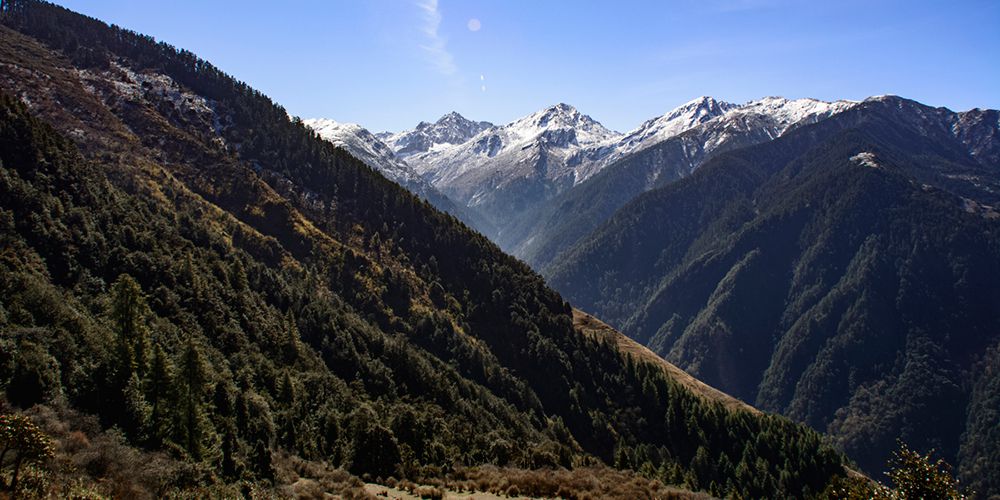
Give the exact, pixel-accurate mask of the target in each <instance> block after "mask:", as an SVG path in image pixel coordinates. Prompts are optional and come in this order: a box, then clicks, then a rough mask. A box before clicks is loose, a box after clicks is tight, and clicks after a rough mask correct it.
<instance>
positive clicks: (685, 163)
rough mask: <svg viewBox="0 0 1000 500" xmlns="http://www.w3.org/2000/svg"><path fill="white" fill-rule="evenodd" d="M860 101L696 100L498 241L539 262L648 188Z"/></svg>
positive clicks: (638, 134) (645, 128) (651, 125)
mask: <svg viewBox="0 0 1000 500" xmlns="http://www.w3.org/2000/svg"><path fill="white" fill-rule="evenodd" d="M857 104H858V103H856V102H849V101H836V102H824V101H818V100H815V99H785V98H780V97H766V98H763V99H759V100H755V101H750V102H748V103H746V104H742V105H733V104H729V103H723V102H720V101H716V100H714V99H712V98H709V97H703V98H699V99H695V100H694V101H691V102H689V103H687V104H685V105H683V106H680V107H679V108H677V109H676V110H674V111H671V112H670V113H667V114H666V115H664V116H663V117H660V118H657V119H654V120H650V121H648V122H646V123H644V124H643V125H642V126H640V127H639V128H637V129H636V130H635V131H633V132H630V133H628V134H626V135H625V136H624V137H622V138H621V140H619V141H618V143H617V144H616V145H615V146H614V147H612V148H610V149H611V152H610V153H608V155H607V156H606V157H605V158H604V160H603V163H604V165H602V166H601V167H600V169H599V173H597V174H596V175H594V176H592V177H591V178H589V179H587V180H586V181H585V182H581V183H579V184H578V185H576V186H574V187H573V188H572V189H569V190H566V191H565V192H563V193H561V194H559V195H558V196H555V197H552V198H551V199H549V200H547V201H545V202H544V203H542V204H539V205H538V206H537V207H536V208H535V211H534V212H533V213H529V214H525V215H524V216H522V217H521V218H520V220H518V221H517V222H516V223H514V224H512V225H509V226H507V227H504V228H502V231H501V233H500V234H499V235H498V236H497V241H498V243H499V244H500V246H501V247H502V248H504V249H506V250H507V251H509V252H511V253H513V254H514V255H516V256H518V257H520V258H522V259H524V260H525V261H527V262H529V263H530V264H532V265H535V266H537V267H538V268H543V267H544V266H545V265H547V264H548V263H549V262H550V261H551V259H554V258H555V257H556V256H558V254H559V253H560V252H561V251H562V250H563V249H565V248H569V247H570V246H571V245H573V244H575V243H576V242H577V241H579V239H580V238H583V237H584V236H586V235H587V234H588V233H589V232H590V231H592V230H593V229H594V228H596V227H598V226H599V225H600V224H601V223H602V222H604V221H605V220H607V218H608V217H610V216H611V214H613V213H614V212H615V211H616V210H618V209H619V208H620V207H622V206H623V205H625V204H626V203H628V202H629V201H630V200H632V199H633V198H635V197H636V196H638V195H640V194H642V193H643V192H645V191H648V190H650V189H654V188H657V187H660V186H663V185H666V184H668V183H670V182H673V181H676V180H677V179H680V178H682V177H685V176H687V175H689V174H690V173H691V172H693V171H694V170H695V169H697V168H698V167H699V166H701V165H702V164H703V163H704V162H705V161H707V160H708V159H710V158H711V157H712V156H714V155H716V154H719V153H722V152H725V151H731V150H734V149H737V148H740V147H746V146H751V145H754V144H759V143H762V142H766V141H770V140H772V139H775V138H777V137H779V136H781V135H782V134H785V133H787V132H788V131H790V130H792V129H795V128H797V127H800V126H803V125H806V124H810V123H815V122H818V121H820V120H822V119H824V118H827V117H829V116H832V115H834V114H837V113H840V112H843V111H845V110H847V109H850V108H851V107H852V106H855V105H857Z"/></svg>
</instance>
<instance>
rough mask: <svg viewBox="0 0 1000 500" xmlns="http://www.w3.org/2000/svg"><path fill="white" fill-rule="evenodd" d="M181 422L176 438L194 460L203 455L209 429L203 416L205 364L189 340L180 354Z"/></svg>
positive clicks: (205, 386)
mask: <svg viewBox="0 0 1000 500" xmlns="http://www.w3.org/2000/svg"><path fill="white" fill-rule="evenodd" d="M179 375H180V377H179V382H180V384H179V387H178V388H179V389H180V412H181V416H180V421H179V422H178V424H179V425H178V431H179V435H178V440H179V441H180V443H181V444H182V445H183V446H184V449H186V450H187V452H188V453H189V454H190V456H191V458H193V459H194V460H201V459H202V458H204V453H205V449H204V443H205V439H206V437H207V435H208V433H209V432H210V429H209V427H210V423H209V422H208V419H207V417H206V415H205V397H206V396H207V394H208V384H209V379H208V366H207V365H206V363H205V359H204V357H203V356H202V354H201V350H200V349H199V348H198V345H197V344H195V342H194V340H192V339H189V340H188V342H187V345H186V346H185V348H184V352H183V353H182V355H181V362H180V373H179Z"/></svg>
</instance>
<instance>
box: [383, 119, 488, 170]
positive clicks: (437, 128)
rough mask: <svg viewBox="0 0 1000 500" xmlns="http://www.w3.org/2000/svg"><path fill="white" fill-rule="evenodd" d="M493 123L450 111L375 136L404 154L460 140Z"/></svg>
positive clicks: (405, 155)
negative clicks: (405, 128)
mask: <svg viewBox="0 0 1000 500" xmlns="http://www.w3.org/2000/svg"><path fill="white" fill-rule="evenodd" d="M492 126H493V124H492V123H490V122H475V121H472V120H469V119H468V118H465V117H464V116H462V115H460V114H458V113H457V112H455V111H452V112H451V113H448V114H446V115H444V116H442V117H441V118H440V119H438V121H436V122H434V123H427V122H420V123H418V124H417V126H416V128H414V129H413V130H405V131H403V132H398V133H391V132H381V133H379V134H377V136H378V137H379V138H380V139H382V140H384V141H385V143H386V144H387V145H388V146H389V147H390V148H392V150H393V151H395V153H396V155H397V156H399V157H400V158H406V157H408V156H411V155H414V154H418V153H425V152H427V151H431V150H437V149H443V148H448V147H449V146H455V145H458V144H462V143H463V142H465V141H467V140H469V139H471V138H472V137H474V136H475V135H476V134H478V133H480V132H482V131H483V130H486V129H488V128H490V127H492Z"/></svg>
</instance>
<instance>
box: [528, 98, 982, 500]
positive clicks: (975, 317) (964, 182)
mask: <svg viewBox="0 0 1000 500" xmlns="http://www.w3.org/2000/svg"><path fill="white" fill-rule="evenodd" d="M996 118H997V113H996V112H995V111H979V110H974V111H970V112H967V113H954V112H951V111H948V110H945V109H940V108H930V107H927V106H923V105H921V104H919V103H916V102H913V101H909V100H906V99H901V98H898V97H891V96H886V97H877V98H871V99H868V100H866V101H864V102H862V103H859V104H857V105H853V106H851V107H850V109H847V110H844V111H842V112H840V113H838V114H836V115H834V116H832V117H829V118H827V119H825V120H822V121H820V122H817V123H815V124H812V125H808V126H801V127H797V128H796V129H794V130H791V131H789V132H787V133H785V134H783V135H782V136H781V137H778V138H777V139H775V140H773V141H769V142H765V143H762V144H759V145H756V146H751V147H747V148H743V149H737V150H732V151H729V152H728V153H724V154H719V155H716V156H714V157H713V158H712V159H710V160H709V161H707V162H706V163H705V164H704V165H703V166H701V167H700V168H699V169H698V170H697V171H696V172H694V174H692V175H690V176H689V177H686V178H684V179H681V180H679V181H676V182H674V183H671V184H669V185H667V186H665V187H663V188H659V189H655V190H653V191H650V192H648V193H646V194H644V195H641V196H638V197H637V198H635V199H634V200H632V201H630V202H628V203H627V204H625V205H624V206H623V207H622V208H621V209H620V210H618V211H617V212H616V213H615V214H614V215H613V216H611V217H610V218H609V219H608V220H607V222H606V223H604V224H603V225H601V226H600V227H599V228H598V229H597V230H596V231H594V232H593V233H592V234H591V235H589V236H587V237H586V238H584V239H582V240H581V241H580V243H578V244H577V245H576V246H575V247H574V248H572V249H571V250H570V251H568V252H566V253H565V254H564V255H563V257H562V259H561V260H560V262H559V263H558V264H556V265H553V266H552V267H551V268H550V270H549V271H547V274H548V276H549V282H550V283H551V284H552V285H553V286H554V287H555V288H556V289H557V290H560V291H562V292H563V293H564V294H565V295H566V296H567V297H569V298H570V300H572V301H573V302H574V303H575V304H578V305H579V306H580V307H582V308H584V309H587V310H590V311H594V312H595V314H597V315H598V316H599V317H602V318H604V319H605V320H607V321H608V322H609V323H611V324H613V325H618V326H620V327H621V328H622V329H623V331H624V332H625V333H626V334H628V335H629V336H630V337H632V338H634V339H636V340H637V341H639V342H641V343H643V344H645V345H647V346H649V347H650V348H651V349H652V350H653V351H655V352H657V353H658V354H660V355H662V356H664V357H665V358H666V359H668V360H670V361H672V362H674V363H675V364H677V365H678V366H680V367H681V368H684V369H685V370H688V371H689V372H690V373H692V374H694V375H695V376H697V377H699V378H701V379H702V380H705V381H706V382H708V383H710V384H712V385H714V386H716V387H718V388H720V389H722V390H724V391H726V392H728V393H730V394H733V395H734V396H736V397H739V398H741V399H743V400H745V401H748V402H752V403H754V404H755V405H756V406H758V407H760V408H762V409H765V410H769V411H775V412H779V413H782V414H785V415H788V416H791V417H792V418H794V419H796V420H799V421H802V422H806V423H808V424H809V425H811V426H812V427H814V428H816V429H819V430H822V431H824V432H826V433H828V434H830V435H831V436H832V437H833V438H834V439H835V441H836V442H837V443H838V446H839V447H841V449H844V450H845V451H846V452H847V453H848V455H849V456H851V457H852V458H854V459H855V460H857V461H858V463H859V465H861V467H862V469H863V470H867V471H877V470H878V469H879V467H880V466H881V464H882V463H884V462H885V459H886V457H887V456H889V453H890V451H891V450H892V449H893V448H894V445H895V440H896V439H903V440H905V441H907V442H909V443H913V444H914V445H915V446H918V447H920V448H923V449H929V448H935V449H937V450H939V451H940V452H942V453H943V454H944V456H945V457H946V458H947V459H948V460H949V461H951V462H952V463H957V464H958V472H959V474H960V475H961V476H962V478H963V481H964V482H966V484H970V485H972V487H973V488H974V489H976V490H977V491H979V492H984V493H985V492H992V491H996V489H997V483H996V480H997V479H996V478H998V477H1000V471H998V470H997V469H996V468H995V464H997V463H1000V462H998V460H997V458H998V457H1000V455H998V453H1000V441H998V440H997V434H996V432H995V430H994V429H995V428H996V425H997V423H998V420H997V419H998V416H997V414H996V412H995V411H994V410H988V409H987V408H989V407H991V406H992V405H995V404H996V395H995V394H992V395H989V394H986V393H985V392H982V391H981V390H980V389H974V388H977V387H986V386H991V385H992V384H995V383H996V372H995V371H994V370H993V368H991V367H993V366H995V365H996V362H997V359H996V353H997V348H998V341H1000V337H998V334H997V332H998V331H1000V289H998V287H997V286H996V283H997V282H998V281H997V280H998V279H1000V267H998V263H1000V253H998V252H1000V214H998V213H997V212H996V211H995V210H994V209H993V208H992V207H993V206H995V205H994V204H995V203H996V199H997V194H998V193H1000V190H998V189H997V187H998V185H997V182H998V180H1000V175H998V171H997V168H998V165H997V163H996V162H995V161H994V160H993V158H994V157H995V156H994V155H995V148H996V147H997V145H998V144H997V143H996V142H995V141H992V140H991V139H990V138H993V137H996V134H997V128H998V125H1000V124H998V121H997V119H996ZM988 464H989V465H988Z"/></svg>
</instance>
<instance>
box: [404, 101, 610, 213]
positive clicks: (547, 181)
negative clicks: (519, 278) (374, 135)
mask: <svg viewBox="0 0 1000 500" xmlns="http://www.w3.org/2000/svg"><path fill="white" fill-rule="evenodd" d="M619 136H620V134H618V133H617V132H614V131H611V130H608V129H607V128H605V127H604V126H602V125H601V124H600V123H598V122H597V121H596V120H594V119H593V118H591V117H589V116H587V115H585V114H583V113H580V112H579V111H578V110H577V109H576V108H574V107H572V106H570V105H568V104H557V105H555V106H551V107H548V108H545V109H543V110H541V111H538V112H535V113H532V114H530V115H528V116H525V117H523V118H521V119H518V120H515V121H514V122H511V123H509V124H507V125H501V126H493V127H490V128H488V129H486V130H483V131H482V132H480V133H478V134H477V135H476V136H474V137H472V138H471V139H469V140H468V141H466V142H465V143H462V144H459V145H457V146H452V147H438V148H432V149H430V150H429V151H426V152H423V153H417V154H413V155H410V156H407V157H406V161H407V163H409V164H410V166H412V167H413V168H414V170H416V171H417V172H419V173H420V174H421V175H423V176H424V177H425V178H426V179H428V180H429V181H431V183H432V184H433V185H434V186H435V187H437V188H438V189H440V190H442V191H443V192H445V193H446V194H447V195H448V196H450V197H452V198H453V199H455V200H457V201H459V202H461V203H466V204H468V205H470V206H475V207H479V208H481V211H482V213H484V215H487V216H489V217H491V218H492V219H494V220H495V222H498V223H501V224H502V223H504V222H505V221H507V220H510V219H511V218H512V217H516V216H517V215H518V214H519V213H521V212H523V211H524V210H525V209H527V208H528V207H530V206H533V205H534V204H536V203H538V202H540V201H542V200H545V199H547V198H548V197H550V196H552V195H553V194H555V193H558V192H560V191H562V190H563V189H565V188H566V187H569V186H572V185H573V184H575V183H576V182H577V181H578V179H580V178H581V176H584V177H585V176H589V175H590V173H592V172H589V171H586V170H585V169H586V167H587V166H588V165H589V163H587V162H585V161H581V157H580V155H579V153H580V151H582V150H584V149H587V148H591V147H600V146H601V145H602V144H613V142H614V141H615V140H617V138H618V137H619Z"/></svg>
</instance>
